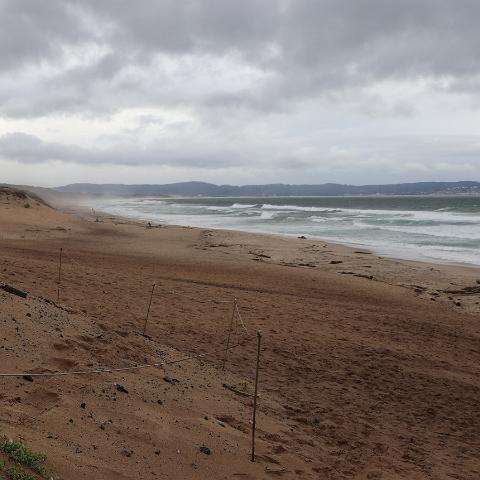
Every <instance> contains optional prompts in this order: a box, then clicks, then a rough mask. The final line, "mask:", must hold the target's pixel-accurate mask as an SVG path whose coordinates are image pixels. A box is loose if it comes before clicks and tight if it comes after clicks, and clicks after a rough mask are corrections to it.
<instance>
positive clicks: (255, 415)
mask: <svg viewBox="0 0 480 480" xmlns="http://www.w3.org/2000/svg"><path fill="white" fill-rule="evenodd" d="M261 343H262V333H261V332H259V331H257V367H256V370H255V393H254V396H253V422H252V457H251V459H250V460H251V461H252V462H254V461H255V428H256V426H257V396H258V371H259V370H260V347H261Z"/></svg>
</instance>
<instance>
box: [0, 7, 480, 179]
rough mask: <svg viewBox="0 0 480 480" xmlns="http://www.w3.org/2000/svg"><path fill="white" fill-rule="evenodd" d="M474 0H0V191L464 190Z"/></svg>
mask: <svg viewBox="0 0 480 480" xmlns="http://www.w3.org/2000/svg"><path fill="white" fill-rule="evenodd" d="M479 18H480V2H478V0H462V1H458V0H457V1H455V0H402V1H398V0H348V1H347V0H242V1H238V0H204V1H200V0H197V1H195V0H184V1H179V0H143V1H142V0H140V1H138V2H132V1H131V0H82V1H74V0H48V1H45V2H40V1H38V0H0V46H1V52H2V53H1V55H0V171H1V173H2V175H1V176H0V182H1V181H4V182H16V183H30V184H41V185H54V184H60V183H72V182H77V181H78V182H80V181H96V182H101V183H105V182H123V183H133V182H141V183H146V182H149V183H164V182H171V181H183V180H191V179H196V180H205V181H214V182H217V183H232V184H240V183H252V182H253V183H265V182H290V183H323V182H330V181H334V182H342V183H357V184H358V183H383V182H385V183H386V182H400V181H415V180H460V179H480V115H479V112H480V110H479V109H480V29H479V28H478V19H479Z"/></svg>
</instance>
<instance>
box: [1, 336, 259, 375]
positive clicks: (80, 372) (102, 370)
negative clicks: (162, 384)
mask: <svg viewBox="0 0 480 480" xmlns="http://www.w3.org/2000/svg"><path fill="white" fill-rule="evenodd" d="M252 339H253V337H249V338H247V339H245V340H244V341H243V342H239V343H237V344H235V345H231V346H229V347H224V348H221V349H218V350H213V351H211V352H206V353H199V354H197V355H190V356H187V357H183V358H180V359H177V360H170V361H168V362H157V363H144V364H142V365H132V366H130V367H118V368H98V369H92V370H77V371H71V372H70V371H67V372H45V373H30V372H23V373H0V377H3V378H15V377H24V376H29V377H66V376H71V375H93V374H102V373H117V372H128V371H132V370H142V369H145V368H153V367H157V368H158V367H163V366H166V365H173V364H176V363H182V362H186V361H188V360H195V359H197V358H203V357H208V356H210V355H215V354H216V353H222V352H225V351H226V350H232V349H233V348H237V347H240V346H243V345H245V343H247V342H248V341H250V340H252Z"/></svg>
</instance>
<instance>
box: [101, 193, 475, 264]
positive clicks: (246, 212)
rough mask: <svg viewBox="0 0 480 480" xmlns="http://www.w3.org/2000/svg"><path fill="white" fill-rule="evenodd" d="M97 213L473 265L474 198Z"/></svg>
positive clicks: (122, 208)
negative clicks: (254, 233)
mask: <svg viewBox="0 0 480 480" xmlns="http://www.w3.org/2000/svg"><path fill="white" fill-rule="evenodd" d="M94 207H95V208H97V209H98V210H102V211H104V212H109V213H112V214H116V215H122V216H128V217H134V218H137V219H142V220H145V221H153V222H159V223H167V224H175V225H186V226H194V227H208V228H220V229H229V230H241V231H247V232H259V233H269V234H277V235H288V236H300V235H305V236H306V237H309V238H315V239H324V240H326V241H331V242H336V243H341V244H345V245H350V246H355V247H363V248H367V249H370V250H372V251H374V252H376V253H378V254H381V255H384V256H388V257H393V258H400V259H409V260H422V261H429V262H436V263H452V264H471V265H480V197H466V196H465V197H463V196H456V197H410V196H409V197H405V196H403V197H240V198H206V197H195V198H154V197H149V198H115V199H102V200H99V201H97V202H96V204H95V205H94Z"/></svg>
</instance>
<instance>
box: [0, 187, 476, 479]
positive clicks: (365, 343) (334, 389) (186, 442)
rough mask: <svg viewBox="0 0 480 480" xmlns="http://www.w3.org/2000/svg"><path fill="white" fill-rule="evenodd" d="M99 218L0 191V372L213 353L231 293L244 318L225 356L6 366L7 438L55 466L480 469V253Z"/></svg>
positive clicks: (168, 472)
mask: <svg viewBox="0 0 480 480" xmlns="http://www.w3.org/2000/svg"><path fill="white" fill-rule="evenodd" d="M26 204H28V205H29V206H28V207H26V206H25V205H26ZM96 219H97V216H96V215H95V216H94V215H92V214H90V213H89V212H83V213H81V212H80V214H77V215H73V214H72V213H70V212H60V211H58V210H55V209H52V208H50V207H48V206H46V205H43V204H42V203H41V202H38V201H36V200H35V199H31V198H28V197H27V198H21V197H18V196H16V195H14V194H12V193H11V192H5V191H4V192H3V193H0V252H1V254H0V272H1V273H0V283H2V282H5V283H7V284H10V285H14V286H15V287H17V288H20V289H23V290H25V291H27V292H28V294H29V295H28V297H27V298H26V299H23V298H21V297H18V296H15V295H11V294H9V293H7V292H3V291H1V290H0V305H1V307H0V323H1V325H2V326H3V327H2V334H3V335H2V338H3V341H2V352H1V354H0V358H1V360H2V368H1V370H2V372H4V373H8V372H25V371H27V372H39V373H40V372H54V371H68V370H70V371H72V370H82V369H95V368H100V367H105V366H107V367H126V366H131V365H134V364H142V363H155V362H158V361H159V360H161V361H171V360H175V359H181V358H183V357H185V356H186V355H193V354H203V353H208V352H211V351H217V350H219V349H221V348H222V346H224V345H225V342H226V337H227V330H228V325H229V322H230V318H231V314H232V305H233V301H234V299H235V298H236V299H237V300H238V305H239V311H240V314H241V318H242V320H243V321H244V323H245V327H246V330H247V331H245V329H243V327H242V325H241V324H238V325H237V328H236V329H235V332H234V334H233V337H232V342H237V343H241V345H240V346H239V347H238V348H235V349H232V350H230V351H229V353H228V358H227V363H226V371H225V372H224V371H222V368H221V367H222V363H223V360H224V354H223V352H218V353H215V354H213V355H209V356H207V357H201V358H200V359H197V360H191V361H187V362H182V363H178V364H172V365H168V366H165V367H163V368H148V369H144V370H140V371H134V372H131V373H125V372H121V373H118V374H115V373H103V374H97V375H85V376H68V377H53V378H47V377H33V381H30V380H32V378H28V379H23V378H12V377H4V378H0V382H1V384H2V387H1V392H0V399H1V402H2V405H3V408H2V411H1V413H0V434H5V435H7V436H8V437H11V438H17V439H18V438H19V439H22V440H24V441H25V442H26V443H28V444H29V445H30V446H31V447H32V448H34V449H36V450H39V451H43V452H45V453H47V455H48V458H49V462H50V463H51V465H52V467H53V469H54V470H55V472H56V474H57V477H55V478H65V479H66V478H78V479H87V478H88V479H90V478H98V479H121V478H125V479H127V478H173V479H176V478H178V479H185V478H192V479H205V478H211V479H217V478H218V479H223V478H239V479H267V478H285V479H294V478H300V479H350V478H355V479H388V480H390V479H392V480H393V479H399V478H405V479H407V478H408V479H430V478H433V479H450V478H456V479H473V478H479V477H480V461H479V460H478V451H479V448H480V413H479V412H480V409H479V403H478V398H479V393H480V376H479V374H480V366H479V365H480V325H479V320H480V304H479V303H480V271H479V269H476V268H470V267H468V266H447V265H434V264H427V263H418V262H407V261H400V260H392V259H385V258H381V257H379V256H378V255H375V254H372V253H371V252H368V251H365V250H355V249H351V248H347V247H343V246H339V245H332V244H327V243H325V242H322V241H312V240H310V239H308V238H298V239H289V238H282V237H276V236H266V235H254V234H249V233H240V232H231V231H222V230H210V229H201V228H187V227H176V226H165V225H154V226H153V227H152V228H146V226H145V225H144V224H142V223H140V222H134V221H131V220H126V219H121V218H117V217H109V216H105V215H100V216H99V217H98V220H99V221H98V222H97V221H96ZM60 248H62V272H61V282H60V298H59V300H58V301H57V294H58V292H57V289H58V287H59V285H58V282H57V279H58V258H59V250H60ZM153 283H155V284H156V287H155V293H154V296H153V301H152V305H151V310H150V316H149V324H148V329H147V334H146V335H142V330H143V326H144V320H145V314H146V310H147V307H148V303H149V296H150V291H151V289H152V284H153ZM257 330H259V331H261V332H262V335H263V337H262V341H263V349H262V357H261V373H260V397H259V416H258V432H257V433H258V434H257V458H256V462H255V463H252V462H250V458H249V453H250V431H251V411H252V406H251V404H252V388H253V379H254V373H255V354H256V343H255V342H256V340H255V331H257ZM224 384H228V385H230V386H234V387H235V390H237V392H234V391H232V390H229V389H227V388H225V387H224V386H223V385H224ZM120 386H121V387H122V388H120ZM124 390H125V391H124ZM238 392H242V393H244V395H242V394H238ZM202 447H207V450H205V449H204V448H203V449H202ZM207 451H208V452H209V453H205V452H207Z"/></svg>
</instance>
